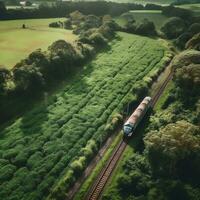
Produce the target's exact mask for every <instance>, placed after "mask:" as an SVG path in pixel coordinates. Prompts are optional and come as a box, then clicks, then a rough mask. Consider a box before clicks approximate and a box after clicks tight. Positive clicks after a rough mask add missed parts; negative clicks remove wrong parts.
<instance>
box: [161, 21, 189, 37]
mask: <svg viewBox="0 0 200 200" xmlns="http://www.w3.org/2000/svg"><path fill="white" fill-rule="evenodd" d="M185 30H186V25H185V22H184V20H182V19H181V18H179V17H171V18H169V19H168V20H167V21H166V22H165V24H164V25H163V26H162V27H161V31H162V32H163V33H164V34H165V35H166V37H167V38H169V39H174V38H177V37H178V36H180V35H181V34H182V33H183V32H184V31H185Z"/></svg>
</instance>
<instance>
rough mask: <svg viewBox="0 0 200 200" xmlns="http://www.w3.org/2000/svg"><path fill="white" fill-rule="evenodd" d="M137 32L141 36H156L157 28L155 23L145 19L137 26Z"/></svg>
mask: <svg viewBox="0 0 200 200" xmlns="http://www.w3.org/2000/svg"><path fill="white" fill-rule="evenodd" d="M135 32H136V34H139V35H156V28H155V25H154V23H153V22H151V21H149V20H148V19H144V20H143V21H142V22H141V23H139V24H138V25H137V26H136V30H135Z"/></svg>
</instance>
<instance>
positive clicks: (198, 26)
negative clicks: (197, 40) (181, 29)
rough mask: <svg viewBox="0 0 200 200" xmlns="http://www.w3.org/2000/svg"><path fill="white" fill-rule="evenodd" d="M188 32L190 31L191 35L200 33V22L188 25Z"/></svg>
mask: <svg viewBox="0 0 200 200" xmlns="http://www.w3.org/2000/svg"><path fill="white" fill-rule="evenodd" d="M188 32H190V33H191V34H192V35H195V34H197V33H200V23H194V24H192V25H191V26H190V27H189V29H188Z"/></svg>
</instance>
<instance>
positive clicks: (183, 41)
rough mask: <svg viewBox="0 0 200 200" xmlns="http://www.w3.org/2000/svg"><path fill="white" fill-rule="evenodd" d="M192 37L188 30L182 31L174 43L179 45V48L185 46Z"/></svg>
mask: <svg viewBox="0 0 200 200" xmlns="http://www.w3.org/2000/svg"><path fill="white" fill-rule="evenodd" d="M191 37H192V34H191V33H190V32H185V33H182V34H181V35H180V36H179V37H178V38H177V39H176V40H175V41H174V44H175V45H176V46H177V47H179V48H180V49H184V48H185V44H186V43H187V41H188V40H189V39H190V38H191Z"/></svg>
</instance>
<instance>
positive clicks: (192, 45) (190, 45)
mask: <svg viewBox="0 0 200 200" xmlns="http://www.w3.org/2000/svg"><path fill="white" fill-rule="evenodd" d="M185 47H186V49H195V50H198V51H200V33H197V34H196V35H194V36H193V37H192V38H191V39H190V40H189V41H188V42H187V43H186V45H185Z"/></svg>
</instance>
